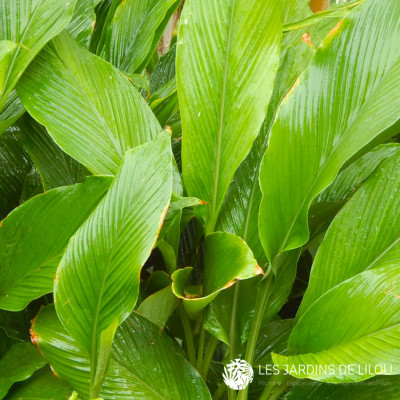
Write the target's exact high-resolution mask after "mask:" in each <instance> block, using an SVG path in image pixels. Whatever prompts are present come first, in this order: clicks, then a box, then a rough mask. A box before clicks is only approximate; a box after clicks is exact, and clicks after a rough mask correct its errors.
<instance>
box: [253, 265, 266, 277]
mask: <svg viewBox="0 0 400 400" xmlns="http://www.w3.org/2000/svg"><path fill="white" fill-rule="evenodd" d="M264 274H265V272H264V270H263V269H262V268H261V267H260V266H259V265H256V269H255V270H254V275H256V276H257V275H264Z"/></svg>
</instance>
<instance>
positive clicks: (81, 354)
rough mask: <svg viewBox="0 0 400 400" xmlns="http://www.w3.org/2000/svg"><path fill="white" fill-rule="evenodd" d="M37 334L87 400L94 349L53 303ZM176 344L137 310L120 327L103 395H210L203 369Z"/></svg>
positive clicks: (207, 399)
mask: <svg viewBox="0 0 400 400" xmlns="http://www.w3.org/2000/svg"><path fill="white" fill-rule="evenodd" d="M33 334H34V338H35V341H36V344H37V345H38V346H39V348H40V350H41V351H42V352H43V354H44V356H45V357H46V359H48V360H49V362H50V364H51V366H52V367H53V369H54V371H55V372H56V373H57V374H58V375H59V376H60V377H61V378H63V379H65V380H67V381H68V382H69V383H70V384H71V385H72V386H73V388H74V389H75V390H76V391H78V392H79V395H80V397H81V398H82V399H83V400H86V399H87V398H88V386H89V369H90V367H89V365H90V361H89V354H88V352H87V351H86V349H85V348H83V347H82V345H81V344H80V343H79V342H78V341H77V340H75V339H73V338H72V337H71V336H70V335H69V334H68V333H67V331H66V330H65V329H64V327H63V326H62V325H61V323H60V321H59V320H58V318H57V315H56V313H55V312H54V308H53V307H51V306H49V307H46V308H44V309H43V310H42V311H41V312H40V314H39V316H38V317H37V318H36V320H35V324H34V326H33ZM177 349H178V347H177V346H176V344H175V343H174V342H172V340H171V339H170V338H169V337H168V336H167V335H166V334H165V333H163V332H160V329H159V327H158V326H156V325H154V324H152V323H151V322H150V321H148V320H147V319H146V318H144V317H142V316H140V315H139V314H137V313H133V314H132V315H131V316H130V317H129V318H128V319H127V320H126V321H125V322H123V323H122V324H121V326H120V327H119V328H118V330H117V332H116V335H115V341H114V344H113V348H112V351H111V361H110V366H109V370H108V374H107V377H106V379H105V381H104V386H103V389H102V392H101V397H103V398H104V399H112V398H118V399H121V400H131V399H138V400H148V399H166V400H176V399H178V400H187V399H195V398H199V399H202V400H203V399H204V400H211V396H210V394H209V392H208V389H207V387H206V385H205V383H204V382H203V380H202V379H201V377H200V375H199V374H198V373H197V371H196V370H195V369H194V368H193V367H192V366H191V365H190V364H189V363H188V362H187V361H186V360H185V359H184V357H183V356H182V353H181V351H179V350H177Z"/></svg>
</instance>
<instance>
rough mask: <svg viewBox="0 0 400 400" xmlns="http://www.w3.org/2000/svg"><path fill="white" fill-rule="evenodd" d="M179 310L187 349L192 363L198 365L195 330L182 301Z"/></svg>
mask: <svg viewBox="0 0 400 400" xmlns="http://www.w3.org/2000/svg"><path fill="white" fill-rule="evenodd" d="M179 312H180V314H181V320H182V325H183V332H184V333H185V342H186V350H187V355H188V359H189V362H190V364H192V365H193V366H194V367H196V350H195V348H194V341H193V332H192V327H191V325H190V321H189V319H188V317H187V315H186V312H185V309H184V308H183V305H182V303H181V304H180V306H179Z"/></svg>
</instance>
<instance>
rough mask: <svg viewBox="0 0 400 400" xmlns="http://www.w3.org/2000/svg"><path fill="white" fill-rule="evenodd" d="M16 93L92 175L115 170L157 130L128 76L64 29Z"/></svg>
mask: <svg viewBox="0 0 400 400" xmlns="http://www.w3.org/2000/svg"><path fill="white" fill-rule="evenodd" d="M18 94H19V95H20V97H21V99H22V101H23V103H24V105H25V107H26V108H27V109H28V111H29V113H30V114H31V115H32V116H33V117H34V118H35V119H36V120H38V121H39V122H40V123H41V124H42V125H44V126H45V127H46V128H47V130H48V132H49V134H50V135H51V137H52V138H53V139H54V141H55V142H56V143H57V144H58V145H59V146H60V147H61V148H62V149H63V150H64V151H65V152H66V153H67V154H69V155H71V156H72V157H73V158H75V159H76V160H78V161H79V162H81V163H82V164H83V165H85V166H86V167H87V168H88V169H89V170H90V171H92V172H93V173H95V174H115V173H116V171H117V169H118V166H119V164H120V163H121V160H122V158H123V156H124V153H125V152H126V151H127V150H128V149H130V148H133V147H135V146H138V145H141V144H143V143H146V142H148V141H150V140H152V139H154V138H155V137H156V136H157V134H158V133H159V132H160V131H161V127H160V125H159V123H158V121H157V119H156V118H155V116H154V115H153V113H152V112H151V110H150V109H149V108H148V106H147V105H146V103H145V101H144V100H143V98H142V97H141V96H140V94H139V93H138V92H137V90H136V89H135V87H134V86H132V84H131V83H130V82H129V81H128V80H127V79H126V77H125V76H124V75H123V74H122V73H120V72H119V71H118V70H117V69H116V68H114V67H112V66H111V65H110V64H109V63H107V62H105V61H103V60H101V59H100V58H98V57H96V56H95V55H93V54H91V53H89V51H87V50H85V49H83V48H81V47H79V46H78V45H77V44H76V43H75V42H74V40H73V39H72V38H71V37H70V36H69V35H68V34H67V33H63V34H61V35H59V36H58V37H57V38H56V39H54V40H53V41H52V42H51V43H50V44H49V45H48V46H47V47H46V48H45V49H44V50H43V51H42V52H41V53H40V54H39V56H38V57H37V58H36V59H35V61H34V62H33V64H32V65H31V66H30V68H29V69H28V70H27V71H26V72H25V74H24V76H23V78H22V79H21V81H20V83H19V85H18Z"/></svg>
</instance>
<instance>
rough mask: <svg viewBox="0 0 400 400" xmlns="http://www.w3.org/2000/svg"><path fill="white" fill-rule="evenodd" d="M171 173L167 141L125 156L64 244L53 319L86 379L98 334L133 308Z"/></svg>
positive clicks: (167, 195) (166, 137) (164, 207)
mask: <svg viewBox="0 0 400 400" xmlns="http://www.w3.org/2000/svg"><path fill="white" fill-rule="evenodd" d="M171 167H172V161H171V146H170V137H169V135H168V134H167V133H163V134H161V135H160V136H159V138H157V139H156V140H155V141H154V142H152V143H148V144H146V145H143V146H139V147H137V148H135V149H132V150H130V151H128V152H127V153H126V155H125V158H124V162H123V164H122V166H121V168H120V170H119V172H118V174H117V177H116V178H115V181H114V183H113V184H112V185H111V187H110V189H109V191H108V193H107V195H106V196H105V197H104V199H103V200H102V201H101V203H100V204H99V206H98V207H97V208H96V209H95V211H94V212H93V213H92V215H91V216H90V217H89V218H88V220H87V221H86V222H85V223H84V224H83V225H82V226H81V227H80V229H79V230H78V231H77V232H76V234H75V235H74V236H73V238H72V239H71V240H70V242H69V244H68V247H67V250H66V252H65V254H64V256H63V258H62V260H61V263H60V265H59V267H58V270H57V280H56V282H55V285H54V295H55V300H56V309H57V313H58V315H59V317H60V320H61V322H62V323H63V325H64V326H65V328H66V329H67V330H68V332H69V333H70V334H71V336H72V337H73V338H75V339H77V340H78V341H79V342H80V343H81V344H82V346H83V347H84V348H85V349H86V350H87V351H88V352H89V354H90V356H91V357H92V365H91V368H92V373H93V372H94V368H96V363H97V361H95V360H96V356H97V350H98V346H99V341H100V337H101V334H102V332H104V331H106V330H107V329H108V328H109V327H110V326H111V325H114V324H119V323H121V322H122V321H123V320H124V319H125V318H127V317H128V315H129V314H130V313H131V311H132V310H133V307H134V306H135V304H136V301H137V298H138V292H139V282H140V270H141V267H142V266H143V264H144V263H145V261H146V260H147V258H148V257H149V255H150V253H151V250H152V248H153V246H154V245H155V243H156V240H157V234H158V232H159V230H160V228H161V224H162V222H163V218H164V216H165V213H166V210H167V207H168V203H169V200H170V197H171V188H172V168H171ZM92 383H93V382H92Z"/></svg>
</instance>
